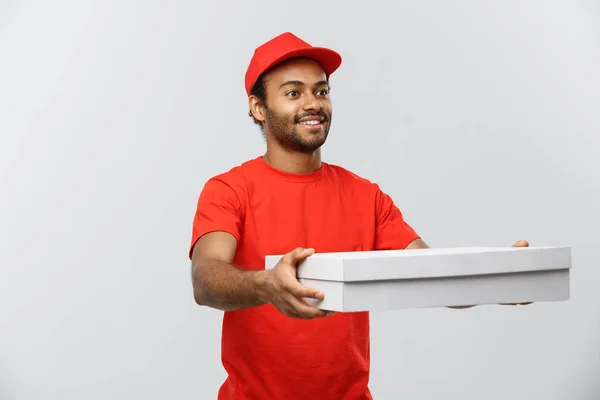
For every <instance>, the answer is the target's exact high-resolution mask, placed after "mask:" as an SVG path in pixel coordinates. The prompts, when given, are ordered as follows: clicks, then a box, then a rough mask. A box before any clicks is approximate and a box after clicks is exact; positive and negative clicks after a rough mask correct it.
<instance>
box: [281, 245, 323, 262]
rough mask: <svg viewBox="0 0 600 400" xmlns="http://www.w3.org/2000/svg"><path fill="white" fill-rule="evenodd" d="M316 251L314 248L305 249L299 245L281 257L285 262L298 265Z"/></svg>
mask: <svg viewBox="0 0 600 400" xmlns="http://www.w3.org/2000/svg"><path fill="white" fill-rule="evenodd" d="M314 252H315V250H314V249H312V248H310V249H305V248H303V247H297V248H295V249H294V250H292V251H290V252H289V253H287V254H285V255H284V256H283V257H282V258H281V259H282V261H283V262H284V263H286V264H289V265H296V263H298V262H300V261H302V260H304V259H306V258H307V257H309V256H311V255H312V254H313V253H314Z"/></svg>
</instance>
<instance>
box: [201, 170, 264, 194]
mask: <svg viewBox="0 0 600 400" xmlns="http://www.w3.org/2000/svg"><path fill="white" fill-rule="evenodd" d="M254 162H255V161H254V160H248V161H245V162H243V163H241V164H238V165H235V166H232V167H230V168H229V169H228V170H226V171H223V172H220V173H218V174H216V175H213V176H211V177H209V178H208V179H207V180H206V181H205V182H204V186H203V187H202V195H204V196H210V195H212V194H218V195H220V196H229V197H232V198H234V199H235V200H236V201H238V202H239V203H243V199H244V198H245V197H246V192H247V182H246V181H247V176H248V175H251V174H252V170H253V169H254V165H253V164H254Z"/></svg>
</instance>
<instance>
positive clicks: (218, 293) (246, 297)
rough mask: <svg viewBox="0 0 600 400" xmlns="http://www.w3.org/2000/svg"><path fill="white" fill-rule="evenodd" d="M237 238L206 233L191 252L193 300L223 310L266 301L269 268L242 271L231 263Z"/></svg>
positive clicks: (247, 306)
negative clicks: (267, 269) (265, 285)
mask: <svg viewBox="0 0 600 400" xmlns="http://www.w3.org/2000/svg"><path fill="white" fill-rule="evenodd" d="M236 247H237V241H236V239H235V237H233V236H232V235H231V234H229V233H226V232H211V233H207V234H205V235H203V236H202V237H201V238H200V239H198V241H197V242H196V245H195V246H194V250H193V253H192V280H193V287H194V299H195V300H196V303H198V304H199V305H205V306H208V307H211V308H216V309H219V310H222V311H233V310H240V309H243V308H249V307H255V306H258V305H261V304H264V303H265V300H264V298H265V293H264V292H265V291H264V282H265V278H266V274H267V273H268V271H266V270H260V271H251V270H243V269H241V268H238V267H236V266H234V265H233V264H232V261H233V257H234V255H235V251H236Z"/></svg>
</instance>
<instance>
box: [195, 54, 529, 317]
mask: <svg viewBox="0 0 600 400" xmlns="http://www.w3.org/2000/svg"><path fill="white" fill-rule="evenodd" d="M329 91H330V88H329V85H328V83H327V78H326V75H325V72H324V70H323V68H322V67H321V65H320V64H319V63H317V62H316V61H314V60H309V59H302V58H300V59H293V60H290V61H287V62H284V63H282V64H280V65H278V66H277V67H275V68H274V69H272V70H271V71H270V72H269V73H268V75H267V76H266V93H267V96H266V97H267V102H266V104H264V103H263V102H261V101H260V99H258V98H256V97H255V96H250V97H249V98H248V105H249V107H250V110H251V112H252V114H253V116H254V118H255V119H256V120H258V121H260V122H261V123H262V124H263V127H264V132H265V138H266V142H267V150H266V153H265V154H264V156H263V158H264V160H265V161H266V162H267V163H268V164H270V165H271V166H273V167H274V168H276V169H279V170H282V171H286V172H291V173H309V172H313V171H316V170H317V169H319V168H320V167H321V147H322V146H323V145H324V144H325V142H326V140H327V136H328V133H329V128H330V126H331V117H332V104H331V98H330V95H329ZM305 119H318V120H319V123H318V124H317V125H312V126H306V125H303V124H301V122H302V121H303V120H305ZM513 246H515V247H527V246H529V243H528V242H527V241H524V240H520V241H518V242H516V243H515V244H514V245H513ZM236 247H237V241H236V239H235V238H234V237H233V236H232V235H230V234H229V233H225V232H212V233H209V234H206V235H204V236H203V237H201V238H200V239H199V240H198V241H197V242H196V245H195V246H194V251H193V253H192V278H193V288H194V298H195V300H196V302H197V303H198V304H200V305H205V306H209V307H211V308H215V309H219V310H223V311H232V310H240V309H244V308H248V307H255V306H258V305H262V304H273V305H274V306H275V307H276V308H277V309H278V310H279V311H280V312H282V313H283V314H285V315H287V316H289V317H292V318H300V319H312V318H322V317H326V316H328V315H331V314H332V313H329V312H326V311H324V310H320V309H318V308H316V307H314V306H310V305H308V304H307V303H306V302H305V301H304V300H303V298H314V299H321V300H322V299H323V298H324V293H320V292H318V291H317V290H315V289H312V288H308V287H306V286H303V285H302V284H300V283H299V282H298V280H297V279H296V267H297V263H299V262H300V261H302V260H304V259H306V258H307V257H309V256H310V255H312V254H313V253H314V250H313V249H304V248H297V249H294V250H292V251H290V252H289V253H287V254H285V255H284V256H283V257H282V258H281V260H280V261H279V263H277V265H276V266H275V267H274V268H273V269H272V270H260V271H249V270H244V269H242V268H239V267H238V266H235V265H233V264H232V262H233V258H234V255H235V251H236ZM427 248H429V246H428V245H427V243H425V241H423V240H422V239H416V240H414V241H413V242H412V243H410V244H409V245H408V246H407V249H427ZM520 304H530V303H520ZM511 305H516V304H511ZM470 307H473V306H457V307H450V308H456V309H462V308H470Z"/></svg>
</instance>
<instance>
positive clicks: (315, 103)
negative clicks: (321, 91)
mask: <svg viewBox="0 0 600 400" xmlns="http://www.w3.org/2000/svg"><path fill="white" fill-rule="evenodd" d="M322 108H323V103H322V102H321V100H319V99H318V98H317V97H316V96H315V95H314V94H312V93H309V94H307V95H306V98H305V101H304V103H303V105H302V109H303V110H305V111H308V110H321V109H322Z"/></svg>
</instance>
